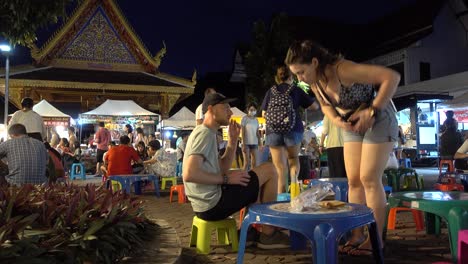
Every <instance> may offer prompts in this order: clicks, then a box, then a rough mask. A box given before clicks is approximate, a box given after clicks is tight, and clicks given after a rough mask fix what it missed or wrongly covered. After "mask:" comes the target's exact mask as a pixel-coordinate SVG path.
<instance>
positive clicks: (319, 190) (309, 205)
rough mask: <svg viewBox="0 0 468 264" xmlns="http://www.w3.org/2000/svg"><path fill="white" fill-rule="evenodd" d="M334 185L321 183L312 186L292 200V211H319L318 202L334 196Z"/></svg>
mask: <svg viewBox="0 0 468 264" xmlns="http://www.w3.org/2000/svg"><path fill="white" fill-rule="evenodd" d="M334 194H335V192H334V191H333V185H332V184H331V183H329V182H320V183H318V184H315V185H312V186H311V187H310V189H307V190H306V191H304V192H302V193H301V194H299V195H298V196H297V197H295V198H293V199H292V200H291V209H292V210H293V211H295V212H302V211H305V210H308V209H312V210H314V209H318V208H320V206H319V205H318V202H320V201H322V200H323V199H324V198H325V197H327V196H328V195H334Z"/></svg>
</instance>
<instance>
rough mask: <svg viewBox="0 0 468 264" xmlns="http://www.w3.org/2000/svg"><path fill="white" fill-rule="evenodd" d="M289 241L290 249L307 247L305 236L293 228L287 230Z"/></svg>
mask: <svg viewBox="0 0 468 264" xmlns="http://www.w3.org/2000/svg"><path fill="white" fill-rule="evenodd" d="M289 241H290V243H291V249H292V250H304V249H306V248H307V238H306V237H305V236H304V235H302V234H301V233H298V232H296V231H293V230H289Z"/></svg>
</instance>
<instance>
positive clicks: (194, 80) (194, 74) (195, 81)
mask: <svg viewBox="0 0 468 264" xmlns="http://www.w3.org/2000/svg"><path fill="white" fill-rule="evenodd" d="M196 84H197V69H193V74H192V85H193V86H195V85H196Z"/></svg>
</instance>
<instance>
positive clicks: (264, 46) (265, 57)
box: [245, 14, 291, 104]
mask: <svg viewBox="0 0 468 264" xmlns="http://www.w3.org/2000/svg"><path fill="white" fill-rule="evenodd" d="M253 37H254V40H253V43H252V45H251V47H250V50H249V51H248V52H247V55H246V57H245V70H246V74H247V79H246V94H247V102H254V103H257V104H259V103H261V100H262V99H263V97H264V96H265V93H266V91H267V90H268V89H269V88H270V87H271V86H272V85H273V84H274V83H275V82H274V77H275V74H276V66H277V65H279V64H282V63H283V61H284V57H285V55H286V52H287V50H288V47H289V44H290V43H291V36H290V34H289V30H288V17H287V15H286V14H279V15H277V16H275V17H274V18H273V19H272V22H271V25H270V28H269V29H267V27H266V25H265V23H264V22H263V21H257V22H255V23H254V26H253Z"/></svg>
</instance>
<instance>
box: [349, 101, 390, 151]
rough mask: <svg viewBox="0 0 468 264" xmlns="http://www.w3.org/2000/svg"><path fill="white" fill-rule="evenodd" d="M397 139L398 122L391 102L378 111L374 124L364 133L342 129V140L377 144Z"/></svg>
mask: <svg viewBox="0 0 468 264" xmlns="http://www.w3.org/2000/svg"><path fill="white" fill-rule="evenodd" d="M397 139H398V122H397V119H396V115H395V110H394V109H393V106H392V104H388V105H387V107H386V108H385V109H383V110H382V111H379V112H378V114H377V116H376V120H375V122H374V125H373V126H372V128H370V129H368V130H367V131H366V132H365V133H363V134H361V133H356V132H353V131H346V130H343V141H344V142H363V143H368V144H378V143H385V142H396V141H397Z"/></svg>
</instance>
